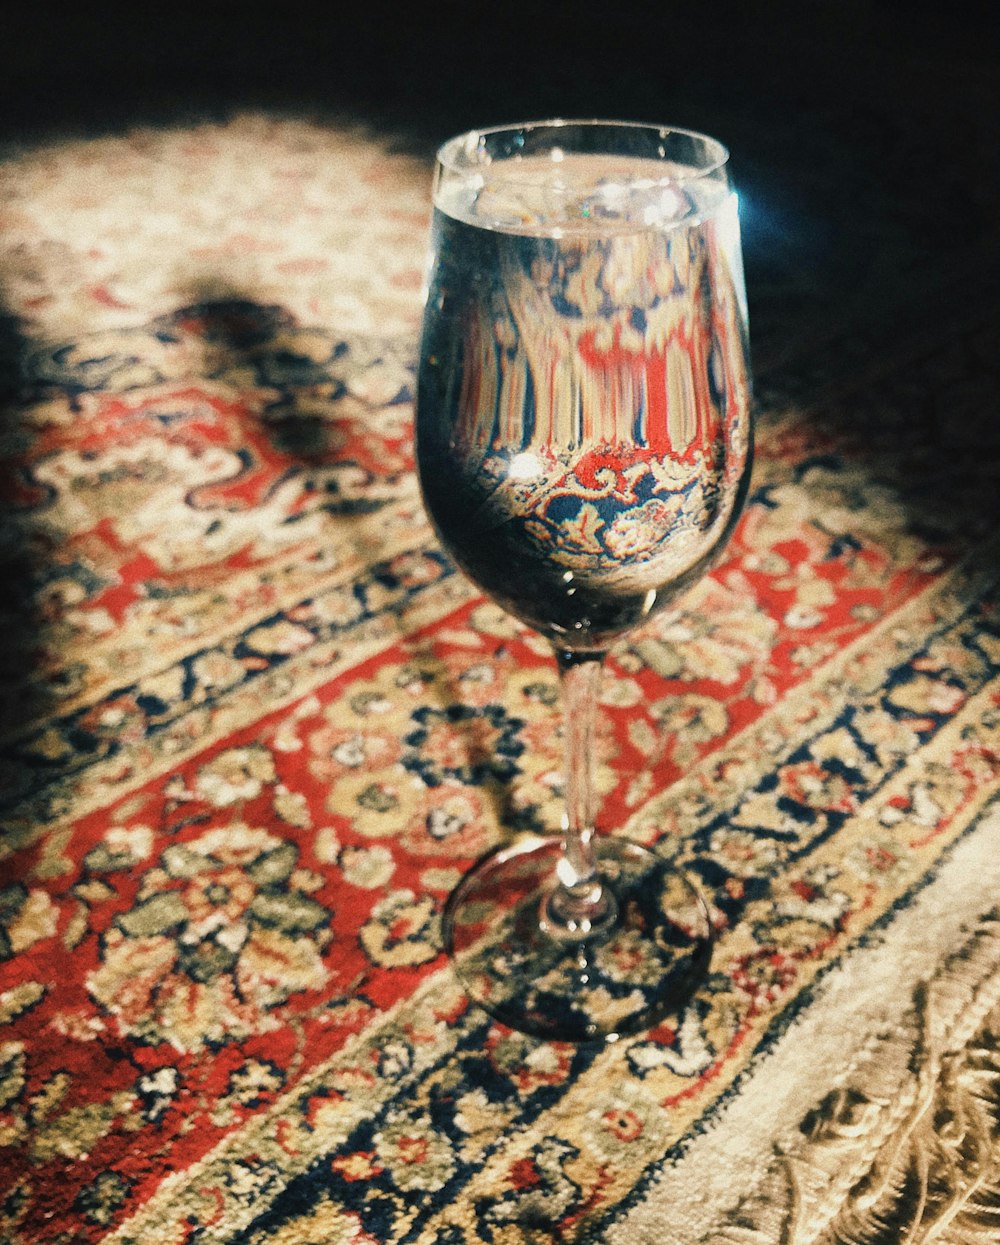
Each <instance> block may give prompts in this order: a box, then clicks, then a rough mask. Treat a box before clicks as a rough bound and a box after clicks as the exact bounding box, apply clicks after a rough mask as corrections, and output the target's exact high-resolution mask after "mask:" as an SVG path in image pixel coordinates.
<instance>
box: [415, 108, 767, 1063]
mask: <svg viewBox="0 0 1000 1245" xmlns="http://www.w3.org/2000/svg"><path fill="white" fill-rule="evenodd" d="M433 195H434V221H433V229H432V244H431V262H430V268H429V276H428V289H427V296H426V305H425V312H424V325H423V334H422V340H421V354H420V377H419V390H418V399H417V417H416V452H417V464H418V470H419V475H420V481H421V488H422V492H423V497H424V503H425V506H426V509H427V512H428V514H429V515H430V518H431V520H432V522H433V524H434V527H435V529H436V531H437V533H438V535H439V537H440V540H441V542H442V544H443V545H444V547H445V548H446V549H447V551H448V553H449V554H450V555H451V557H452V558H453V559H454V560H455V562H456V563H457V564H458V566H459V567H460V568H461V569H462V570H463V571H464V572H465V574H466V575H468V577H469V578H470V579H471V580H472V581H473V582H474V583H475V584H476V585H477V586H478V587H479V588H481V589H482V590H483V591H484V592H485V593H487V594H488V595H489V596H490V597H492V598H493V599H494V600H495V601H496V602H497V603H498V604H500V605H501V606H502V607H503V608H504V609H505V610H507V611H508V612H509V613H511V614H512V615H514V616H515V617H516V618H519V619H521V620H522V621H523V622H525V623H527V624H528V625H530V626H531V627H533V628H535V629H536V630H537V631H538V632H540V633H541V634H542V635H543V636H545V637H546V638H547V639H548V640H549V641H550V642H551V644H552V646H553V649H554V653H555V658H556V661H557V663H558V669H559V672H560V676H561V685H562V691H563V699H564V707H565V732H564V733H565V805H566V809H565V814H564V818H563V834H562V836H561V837H560V836H559V835H554V834H550V835H544V834H540V835H528V836H522V837H521V838H519V839H517V840H516V841H514V842H512V843H510V844H508V845H505V846H503V847H501V848H499V849H498V850H496V851H494V852H493V853H491V854H490V855H489V856H487V857H485V858H484V859H483V860H481V861H480V862H479V863H478V864H477V865H476V866H475V867H474V868H473V869H472V870H471V871H470V872H469V873H467V874H466V875H465V877H464V878H463V880H462V881H461V883H460V884H459V886H458V887H457V888H456V890H455V892H454V893H453V894H452V896H451V897H450V900H449V903H448V906H447V909H446V912H445V920H444V930H445V938H446V942H447V946H448V950H449V952H450V953H451V954H452V955H453V956H454V958H455V963H456V966H457V968H458V971H459V973H460V975H461V977H462V979H463V981H464V984H465V986H466V988H467V989H468V991H469V993H470V995H471V997H472V998H473V999H475V1000H476V1001H477V1002H478V1003H480V1004H482V1005H483V1006H484V1007H485V1008H487V1010H489V1011H490V1012H491V1013H493V1014H494V1015H495V1016H497V1017H498V1018H499V1019H501V1020H502V1021H504V1022H505V1023H506V1024H508V1025H510V1026H512V1027H513V1028H516V1029H519V1030H522V1031H525V1032H529V1033H533V1034H536V1035H538V1036H541V1037H544V1038H549V1039H552V1040H570V1041H588V1040H600V1039H604V1040H614V1039H616V1038H618V1037H621V1036H623V1035H624V1034H627V1033H634V1032H637V1031H639V1030H642V1029H645V1028H648V1027H649V1026H651V1025H653V1024H655V1023H657V1022H658V1021H659V1020H661V1019H663V1018H664V1017H665V1016H666V1015H667V1014H668V1013H671V1012H673V1011H674V1010H675V1009H677V1008H679V1007H680V1006H681V1005H682V1004H683V1002H684V1001H685V999H686V998H687V997H688V996H689V993H690V991H691V990H692V989H693V988H694V986H695V984H696V982H697V980H698V979H699V977H700V974H701V973H702V972H703V971H704V969H705V968H706V966H707V963H708V959H709V954H710V945H711V925H710V922H709V917H708V912H707V909H706V906H705V904H704V902H703V900H702V898H701V897H700V895H699V893H698V891H697V889H696V888H695V887H694V886H693V885H692V883H691V882H690V881H689V879H688V878H686V877H685V876H684V875H683V874H682V873H681V872H679V871H677V870H676V869H675V868H673V867H672V866H671V864H670V863H669V862H668V861H667V860H666V859H665V858H664V857H663V856H662V855H660V854H659V853H657V852H656V851H655V850H650V849H648V848H646V847H643V846H641V845H640V844H637V843H634V842H631V841H629V840H627V839H625V838H622V837H621V836H617V835H607V834H601V835H597V834H595V826H594V811H595V810H594V805H595V800H594V788H593V783H592V762H593V755H594V722H595V713H596V707H597V696H598V686H599V679H600V673H601V668H602V663H603V660H604V657H605V654H606V653H607V651H608V649H609V647H610V646H611V645H612V644H614V643H615V642H616V641H617V640H619V639H620V638H621V637H623V636H624V635H626V634H627V633H629V632H630V631H632V630H633V629H634V628H636V627H638V626H640V625H641V624H643V623H645V622H646V620H647V619H649V618H650V616H651V615H653V614H654V613H656V612H657V611H658V610H661V609H662V608H663V607H664V606H665V605H667V604H668V603H670V602H671V601H673V600H674V599H675V598H676V596H677V595H678V593H680V592H681V591H683V590H684V589H685V588H686V587H688V586H689V585H690V584H692V583H693V582H694V581H695V580H697V579H698V578H699V577H700V576H702V575H703V574H704V573H705V571H706V570H707V569H708V568H709V566H710V565H711V564H712V562H713V560H714V559H715V558H716V557H717V555H718V554H719V553H720V551H721V550H722V548H723V546H724V545H725V543H726V541H727V539H728V537H729V535H730V533H731V532H732V529H733V526H734V524H735V522H736V519H737V516H738V514H739V511H740V509H741V506H742V504H743V500H744V497H745V495H746V490H747V484H748V479H749V474H750V460H751V447H752V428H751V409H750V392H749V391H750V380H749V365H748V357H747V321H746V296H745V291H744V282H743V272H742V259H741V251H740V238H739V223H738V217H737V205H736V198H735V195H734V192H733V189H732V186H731V184H730V180H729V174H728V153H727V151H726V149H725V148H724V147H723V146H722V145H721V144H720V143H718V142H717V141H715V140H714V139H712V138H708V137H706V136H704V135H699V134H696V133H692V132H690V131H685V130H680V129H667V128H660V127H657V126H648V125H636V124H631V123H627V122H602V121H582V122H576V121H573V122H563V121H550V122H537V123H532V124H526V125H518V126H510V127H505V128H497V129H490V130H483V131H477V132H473V133H469V134H465V135H460V136H459V137H457V138H454V139H452V140H451V141H450V142H447V143H445V145H444V146H443V147H442V148H441V149H440V151H439V152H438V160H437V166H436V171H435V181H434V192H433Z"/></svg>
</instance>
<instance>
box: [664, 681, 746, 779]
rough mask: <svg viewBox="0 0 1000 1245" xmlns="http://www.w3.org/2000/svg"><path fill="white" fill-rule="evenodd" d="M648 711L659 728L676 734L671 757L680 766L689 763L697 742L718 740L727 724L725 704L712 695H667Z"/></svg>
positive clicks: (695, 750)
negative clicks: (672, 756)
mask: <svg viewBox="0 0 1000 1245" xmlns="http://www.w3.org/2000/svg"><path fill="white" fill-rule="evenodd" d="M650 710H651V712H652V714H653V716H654V717H655V719H656V721H657V722H658V723H659V725H660V727H661V729H663V730H665V731H667V732H669V733H670V734H671V735H673V736H674V737H675V744H674V758H675V760H676V761H677V763H678V764H679V765H690V764H691V762H692V761H694V760H696V759H697V757H698V745H699V744H705V743H709V742H710V741H711V740H713V739H718V738H719V737H720V736H721V735H724V734H725V732H726V729H727V728H728V726H729V714H728V713H727V711H726V706H725V705H724V704H723V703H722V701H720V700H719V699H718V698H717V697H715V696H701V695H696V694H695V693H693V692H688V693H687V694H685V695H683V696H668V697H667V698H666V699H665V700H659V701H657V702H656V703H655V704H653V705H651V706H650Z"/></svg>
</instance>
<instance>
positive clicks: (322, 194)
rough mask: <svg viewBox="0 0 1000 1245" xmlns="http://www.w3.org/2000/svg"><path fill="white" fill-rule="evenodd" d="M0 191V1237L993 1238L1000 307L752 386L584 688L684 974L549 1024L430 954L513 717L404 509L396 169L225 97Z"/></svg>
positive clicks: (514, 762) (411, 222) (532, 817)
mask: <svg viewBox="0 0 1000 1245" xmlns="http://www.w3.org/2000/svg"><path fill="white" fill-rule="evenodd" d="M0 176H2V184H3V197H2V203H0V297H2V300H3V303H4V306H5V310H6V312H7V317H8V318H7V320H6V321H5V324H6V326H7V327H6V330H5V338H6V340H5V341H4V342H3V343H2V345H3V352H2V353H3V356H4V360H3V361H4V364H5V367H6V371H7V374H6V376H5V377H4V378H3V379H4V380H5V381H6V382H7V383H6V384H5V386H4V415H3V422H2V427H0V437H2V441H3V454H4V469H3V477H2V478H3V507H4V508H3V518H2V529H0V534H2V559H3V564H4V591H3V598H2V601H0V613H2V622H3V634H4V637H5V643H4V646H3V652H2V655H0V667H2V673H3V689H2V703H3V711H2V722H3V727H4V736H3V741H2V745H0V774H2V782H0V802H2V804H3V837H2V841H0V854H2V859H0V1173H2V1180H0V1240H3V1241H5V1242H6V1241H9V1242H11V1245H70V1243H72V1245H84V1243H88V1245H90V1243H96V1242H99V1241H100V1242H106V1243H107V1245H112V1243H115V1245H140V1243H143V1245H145V1243H146V1242H148V1241H150V1240H156V1241H157V1242H158V1243H159V1245H208V1243H210V1242H211V1243H217V1245H222V1243H227V1245H236V1243H239V1245H264V1242H267V1243H269V1245H309V1243H316V1245H320V1243H322V1245H372V1243H380V1242H400V1243H401V1242H413V1243H414V1245H430V1243H431V1242H434V1243H435V1245H459V1243H461V1245H470V1243H472V1242H481V1241H484V1242H492V1243H495V1245H515V1243H520V1242H548V1241H556V1242H581V1243H585V1242H597V1241H609V1242H616V1243H618V1242H626V1241H628V1242H630V1245H634V1243H635V1242H648V1243H649V1245H661V1243H662V1245H675V1243H676V1245H682V1243H683V1245H695V1243H696V1242H705V1243H706V1245H707V1243H709V1242H711V1243H712V1245H723V1243H724V1245H766V1243H770V1242H778V1241H781V1242H787V1243H788V1245H805V1243H806V1242H814V1241H815V1242H822V1243H823V1245H835V1243H841V1242H843V1243H846V1242H855V1243H858V1245H860V1243H862V1242H864V1243H865V1245H868V1243H871V1242H880V1243H881V1242H883V1241H886V1242H888V1241H890V1240H891V1241H899V1240H903V1239H905V1240H907V1241H913V1242H917V1241H928V1242H929V1241H931V1240H934V1241H939V1242H956V1243H964V1242H982V1241H994V1240H996V1239H997V1236H998V1235H1000V1183H998V1182H1000V1164H998V1160H997V1149H996V1145H995V1139H996V1136H997V1131H998V1127H1000V1125H998V1114H997V1103H998V1093H1000V1089H998V1077H1000V1057H998V1055H997V1042H996V1034H997V1032H998V1030H1000V975H998V970H1000V937H998V929H1000V912H998V910H997V908H996V905H997V903H998V899H997V896H998V895H1000V850H998V848H1000V808H998V806H997V804H996V797H997V793H998V791H1000V675H998V671H1000V615H998V612H997V580H998V578H1000V557H998V554H1000V548H998V542H997V541H996V539H995V537H994V534H993V532H992V528H991V524H990V522H988V521H984V516H986V517H987V518H988V516H989V514H990V507H991V505H992V506H993V507H994V510H993V513H994V514H995V500H992V501H991V490H994V491H995V487H996V486H995V478H996V477H995V470H994V469H995V464H996V457H995V436H994V447H993V450H992V451H990V452H992V453H993V454H994V457H993V458H992V459H990V458H989V454H988V453H987V451H988V450H989V446H986V448H985V449H984V443H983V442H982V441H981V440H979V439H977V434H976V429H977V428H978V427H980V426H981V425H985V424H988V423H989V421H991V420H995V418H996V414H997V399H996V394H997V380H998V368H997V362H996V355H995V347H994V343H995V340H996V333H997V330H998V328H1000V315H998V309H997V307H996V305H995V302H993V303H990V302H985V301H982V300H978V301H977V300H976V299H972V298H969V297H968V296H967V295H968V276H967V274H965V273H963V272H961V271H955V272H954V273H952V274H951V276H950V277H949V278H948V279H949V280H952V281H953V283H954V288H955V290H956V301H955V306H956V307H958V308H959V310H960V311H961V315H956V316H955V317H953V318H952V319H951V320H950V321H949V322H948V324H947V325H946V326H942V325H940V324H936V323H935V324H928V323H924V322H923V321H921V320H920V318H919V316H917V317H915V316H913V315H912V314H908V308H907V307H906V306H905V305H904V304H906V282H905V281H904V282H902V283H901V285H900V294H899V305H898V306H894V305H893V304H892V300H891V298H889V296H888V295H887V300H886V315H887V316H889V317H892V316H898V318H899V323H900V325H901V328H900V332H899V334H898V349H897V350H896V351H895V352H894V353H892V354H891V356H887V355H885V354H884V352H882V351H881V348H880V346H879V345H878V341H877V340H876V338H875V337H874V336H872V337H870V338H866V337H865V334H864V332H863V331H862V330H859V329H857V328H854V329H850V328H845V329H844V330H843V331H842V332H841V334H840V336H839V337H838V333H837V331H834V330H832V329H831V332H830V333H829V334H828V335H827V336H826V337H825V338H823V339H822V340H819V339H815V338H814V339H812V340H811V341H810V340H806V341H803V342H802V343H799V344H798V345H796V343H794V342H792V343H791V344H789V342H788V341H786V342H785V343H784V346H783V351H784V359H783V361H782V362H781V363H780V364H779V363H778V362H773V363H770V362H769V360H768V358H767V357H766V356H767V352H766V351H765V353H764V357H763V358H762V359H761V360H760V361H759V398H760V404H761V408H762V412H761V413H762V417H761V423H760V431H759V441H758V455H757V465H756V467H755V478H754V487H753V490H752V496H751V501H750V504H749V505H748V508H747V511H746V513H745V516H744V519H743V521H742V523H741V526H740V528H739V530H738V533H737V535H736V538H735V539H734V541H733V543H732V545H731V548H730V550H729V553H728V557H727V560H726V562H725V563H724V564H723V565H722V566H720V567H719V568H718V570H717V571H716V572H715V574H714V575H713V576H712V578H711V579H709V580H707V581H706V582H705V583H703V584H702V585H700V586H699V587H698V588H696V589H695V590H694V591H693V592H692V593H691V594H690V595H689V596H688V597H687V598H686V599H685V600H684V602H683V603H682V605H681V607H680V608H679V609H678V610H677V611H676V612H675V613H673V614H671V615H669V616H667V617H664V618H662V619H660V620H659V621H658V622H656V623H654V624H653V625H652V626H651V628H650V629H649V630H647V631H645V632H643V633H642V634H640V635H637V636H636V637H635V638H634V640H633V642H632V643H630V644H626V645H623V646H622V647H620V648H619V649H618V650H616V652H615V653H614V656H613V660H612V661H611V663H610V668H609V671H608V677H607V682H606V686H605V690H604V695H603V710H604V717H603V726H602V733H601V735H600V770H599V783H600V790H601V793H602V796H603V807H602V818H603V821H604V822H605V823H606V825H607V826H609V827H620V828H621V831H620V832H622V833H625V834H628V835H630V836H632V837H635V838H637V839H639V840H641V841H643V842H647V843H655V844H656V845H657V847H658V849H659V850H660V851H662V852H663V853H665V854H667V855H668V856H670V857H673V858H676V859H677V860H678V861H679V862H681V863H683V865H684V866H685V867H686V868H687V869H688V870H689V871H690V872H691V873H692V874H694V875H695V876H696V877H697V878H698V879H699V880H700V883H701V885H702V887H703V889H704V891H705V893H706V895H707V897H708V898H709V900H710V904H711V907H712V913H713V919H714V922H715V925H716V929H717V935H718V936H717V942H716V946H715V950H714V955H713V961H712V966H711V974H710V977H709V979H708V981H707V982H706V983H705V985H704V987H703V988H702V989H701V990H700V991H699V993H698V994H697V996H696V998H695V999H694V1001H693V1002H692V1003H691V1005H690V1006H689V1007H688V1008H687V1009H686V1010H685V1011H684V1013H683V1015H681V1016H679V1017H678V1018H677V1019H676V1022H675V1023H671V1024H663V1025H661V1026H660V1027H658V1028H657V1029H655V1030H654V1031H652V1032H650V1033H647V1034H644V1035H642V1036H640V1037H637V1038H633V1039H630V1040H628V1041H624V1042H621V1043H619V1044H617V1045H616V1046H614V1047H612V1048H609V1049H606V1050H605V1049H596V1048H595V1049H591V1048H572V1047H563V1046H558V1045H549V1044H544V1043H540V1042H538V1041H535V1040H531V1039H527V1038H523V1037H521V1036H519V1035H517V1034H512V1033H511V1032H509V1031H507V1030H505V1029H503V1028H502V1027H500V1026H498V1025H496V1024H494V1023H492V1022H491V1021H490V1020H489V1018H488V1017H486V1016H485V1015H483V1014H482V1013H481V1012H479V1011H478V1010H476V1009H475V1008H471V1007H470V1006H469V1005H468V1004H467V1002H466V1000H465V998H464V996H463V993H462V990H461V988H460V987H459V985H458V984H457V982H456V980H455V978H454V977H453V975H452V972H451V969H450V968H449V966H448V964H447V963H446V962H445V960H444V958H443V956H442V955H441V952H440V946H439V930H438V921H439V917H440V913H441V909H442V906H443V903H444V901H445V899H446V897H447V895H448V893H449V891H450V889H451V888H452V887H453V885H454V884H455V882H456V881H457V879H458V878H459V877H460V876H461V874H462V872H463V871H464V870H465V869H466V868H467V867H468V866H469V865H470V863H471V862H472V861H473V860H474V859H475V858H476V857H477V856H478V855H479V854H480V853H481V852H483V851H485V850H486V849H488V848H489V847H491V846H493V845H495V844H496V843H497V842H498V841H500V840H501V839H502V838H503V837H504V836H508V835H511V834H514V833H516V832H518V831H519V830H537V829H553V828H554V827H555V825H556V824H557V819H558V811H559V784H560V777H559V766H560V741H559V721H560V718H559V709H558V705H557V703H556V701H557V695H556V694H557V686H556V676H555V671H554V667H553V663H552V661H551V658H550V656H549V654H548V652H547V650H546V647H545V646H544V644H542V643H541V642H540V641H539V640H538V639H537V638H536V637H534V636H533V635H532V634H531V633H529V632H527V631H525V630H524V629H523V628H521V627H520V626H518V625H517V624H515V623H513V622H512V621H511V620H510V619H508V618H507V617H506V616H504V615H503V614H502V613H501V612H500V611H499V610H498V609H497V608H495V607H494V606H492V605H490V604H489V603H487V602H485V601H484V600H483V599H481V598H479V597H477V596H476V594H475V592H474V591H473V590H472V589H471V587H470V586H469V585H468V584H467V583H466V582H465V581H464V580H462V579H461V578H460V577H459V576H458V575H457V574H456V573H455V571H454V570H453V569H452V567H451V566H450V565H449V563H448V562H447V560H446V559H445V557H444V556H443V555H442V554H441V553H440V552H439V551H438V549H437V548H436V546H435V544H434V541H433V539H432V537H431V534H430V532H429V529H428V527H427V524H426V522H425V520H424V518H423V513H422V510H421V506H420V501H419V496H418V493H417V489H416V485H415V478H414V475H413V471H412V466H413V463H412V456H411V442H410V436H411V420H412V399H413V387H414V375H413V372H414V351H415V340H416V332H417V325H418V320H419V313H420V304H419V290H420V284H421V279H422V263H423V252H424V244H425V240H426V230H427V218H428V191H429V170H428V169H427V167H425V166H424V165H423V164H421V163H419V162H417V161H414V160H411V159H409V158H408V157H405V156H403V155H400V154H393V153H390V152H388V151H387V150H386V149H385V148H384V147H383V146H381V145H380V144H379V143H377V142H376V141H374V140H373V139H372V138H371V137H368V136H365V135H363V134H361V133H355V132H348V131H345V130H337V129H335V128H333V127H330V126H324V125H319V124H313V123H311V122H306V121H293V120H288V119H284V120H281V119H269V118H266V117H263V116H256V115H247V116H241V117H238V118H235V119H234V120H232V121H230V122H228V123H226V124H207V123H206V124H203V125H194V126H189V127H184V128H176V129H167V130H137V131H134V132H132V133H129V134H127V135H125V136H123V137H120V138H105V139H93V140H88V141H74V142H69V141H67V142H65V143H62V144H55V143H53V144H50V145H47V146H44V147H40V148H37V149H34V150H30V151H25V152H22V153H15V154H13V155H11V156H9V158H8V159H7V160H6V162H5V164H4V165H3V167H2V170H0ZM918 277H919V273H918V272H916V270H915V271H914V272H913V273H912V274H910V278H908V279H912V280H914V281H915V280H917V279H918ZM963 282H964V283H965V284H963ZM960 290H961V291H964V295H965V296H963V298H962V299H961V300H959V299H958V297H957V292H958V291H960ZM753 294H754V291H753V288H751V303H752V302H753ZM909 310H912V309H909ZM771 315H772V318H775V323H778V322H779V321H780V315H777V313H776V312H775V311H774V310H773V308H772V312H771ZM786 327H787V326H786ZM878 340H881V339H878ZM796 350H797V352H798V353H796ZM774 358H775V360H777V358H778V352H777V351H775V355H774ZM789 358H791V359H792V360H793V362H792V363H789V361H788V360H789ZM831 359H832V360H834V361H837V360H840V361H843V360H844V359H849V360H850V364H849V366H848V367H846V368H845V367H843V366H841V367H836V366H832V365H831ZM845 376H846V377H847V379H846V380H845ZM941 393H947V394H950V395H951V396H950V400H949V406H948V409H947V411H946V412H944V413H943V414H942V411H940V410H936V411H935V412H932V413H931V414H930V415H928V395H932V394H941ZM944 416H946V417H947V419H948V420H949V421H950V424H949V427H951V428H958V429H960V430H964V432H963V436H964V440H963V439H962V436H960V437H959V447H958V450H961V451H962V452H963V453H964V454H965V458H964V459H963V460H962V462H963V468H962V470H963V472H964V475H963V482H962V487H961V488H960V489H956V486H955V478H954V476H953V475H949V474H946V473H943V472H941V470H940V466H941V456H942V455H943V454H944V452H945V448H944V447H945V443H946V442H947V443H948V453H950V454H952V455H954V454H955V453H957V452H958V450H956V448H955V444H954V443H952V442H950V441H949V440H948V438H947V437H944V438H942V435H941V426H940V422H937V421H939V420H940V418H943V417H944ZM966 434H967V435H966ZM951 461H955V460H954V458H952V460H951ZM906 1232H909V1233H910V1235H908V1236H907V1235H905V1233H906Z"/></svg>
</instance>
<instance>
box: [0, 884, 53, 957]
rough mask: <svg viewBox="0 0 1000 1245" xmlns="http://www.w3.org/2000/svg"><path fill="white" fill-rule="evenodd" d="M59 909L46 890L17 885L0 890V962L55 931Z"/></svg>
mask: <svg viewBox="0 0 1000 1245" xmlns="http://www.w3.org/2000/svg"><path fill="white" fill-rule="evenodd" d="M58 920H59V909H58V908H57V907H56V905H55V904H54V903H53V902H52V899H51V897H50V896H49V894H48V892H47V891H43V890H30V891H29V890H28V889H27V887H25V886H24V885H22V884H21V883H20V882H15V883H13V884H12V885H10V886H7V887H4V888H3V889H2V890H0V959H6V958H7V957H8V956H11V955H17V954H19V953H20V952H21V951H26V950H27V949H28V948H29V947H32V946H34V944H35V943H36V942H40V941H41V940H42V939H43V938H51V937H52V935H53V934H54V933H55V932H56V926H57V924H58Z"/></svg>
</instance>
